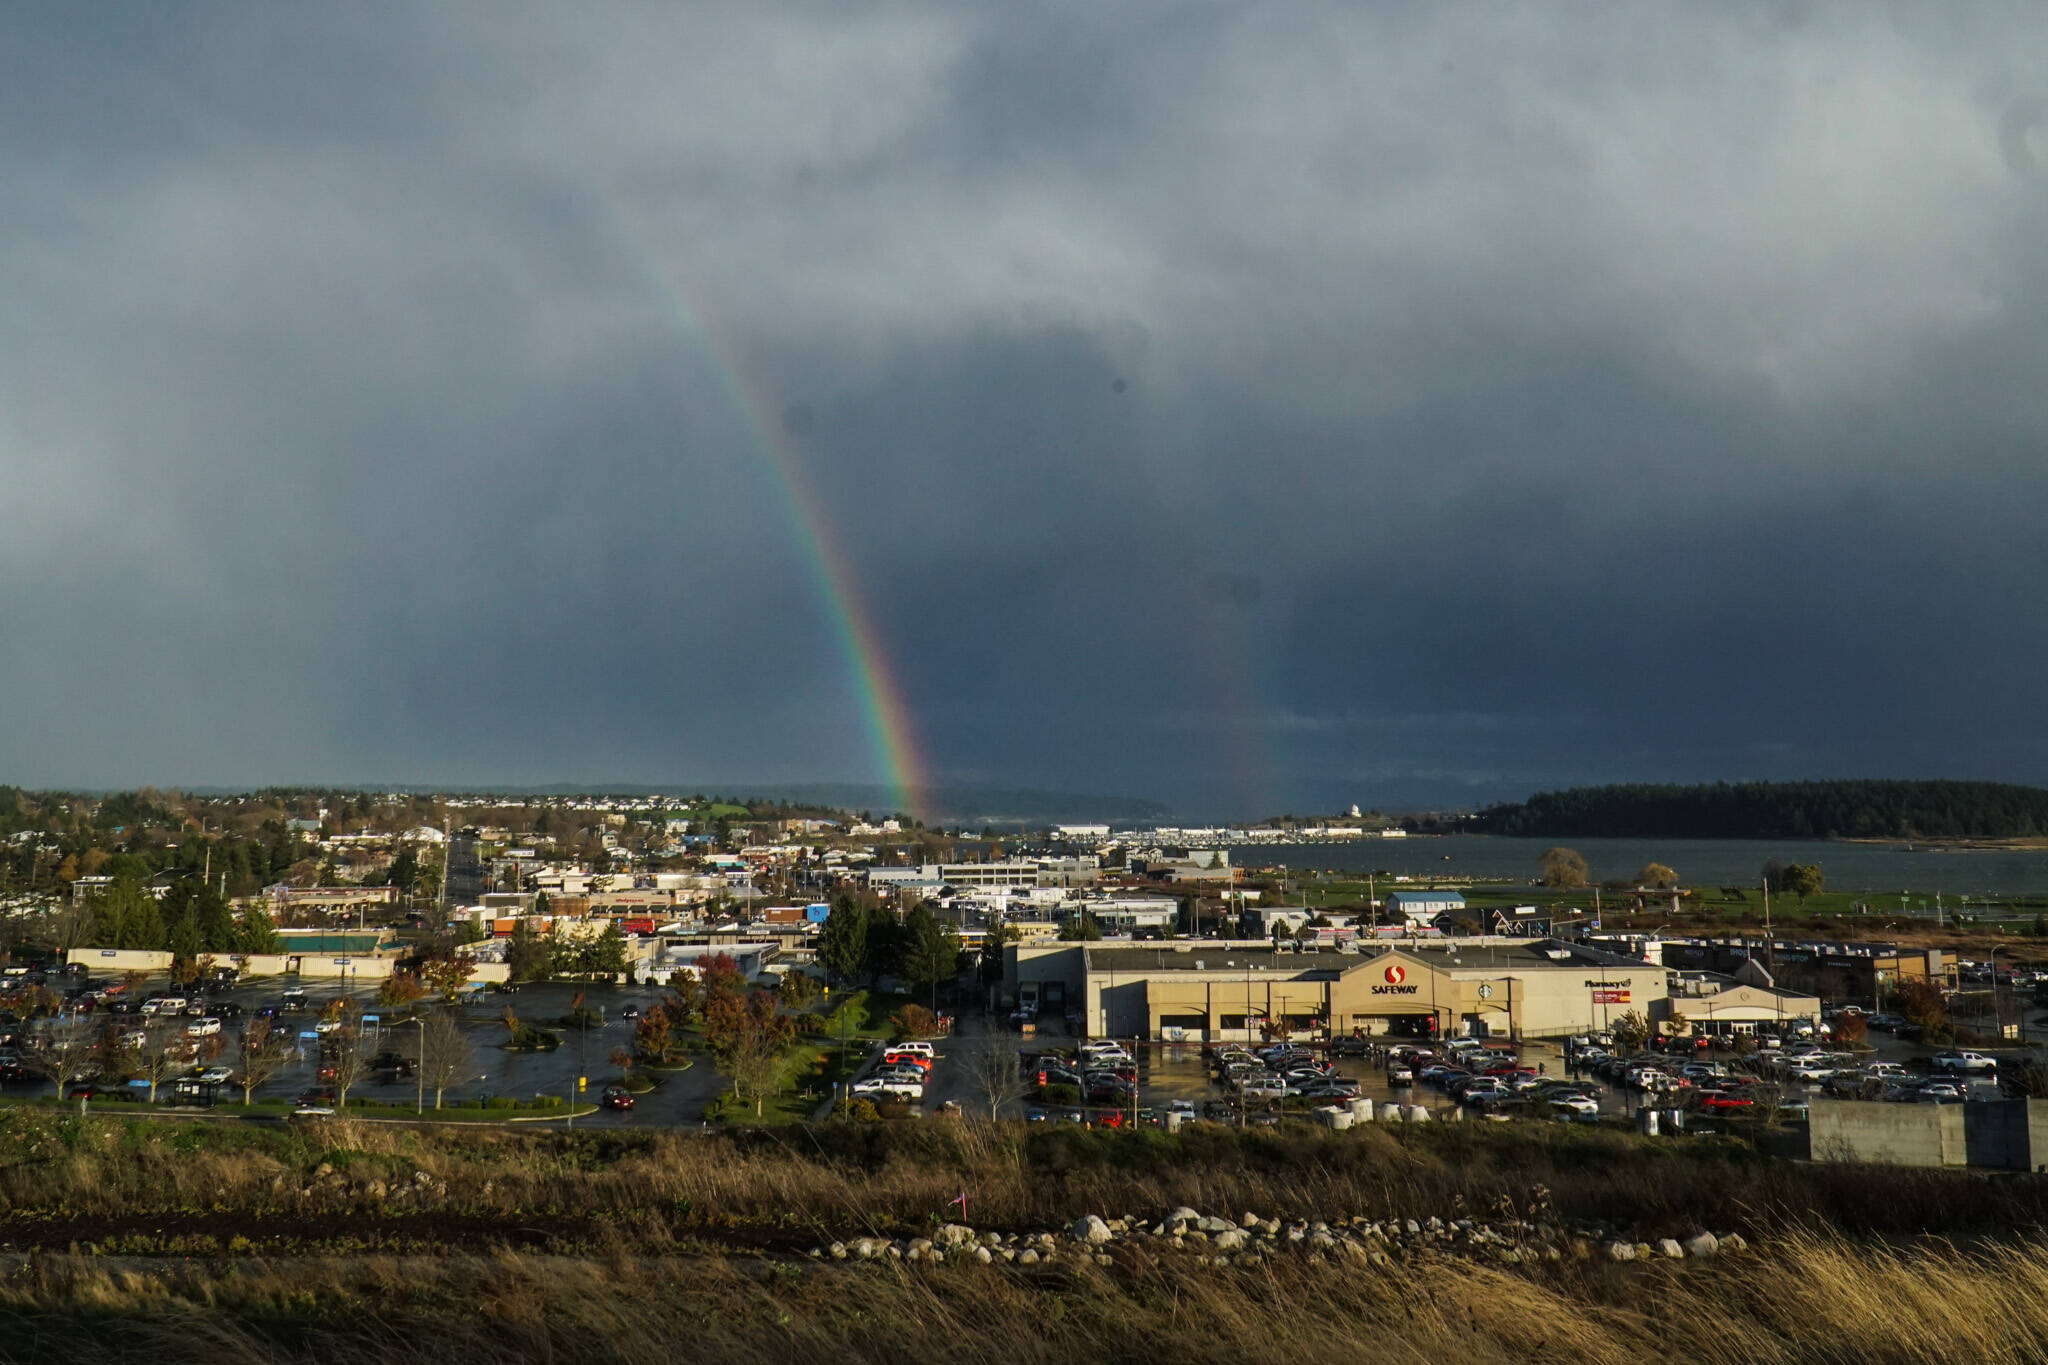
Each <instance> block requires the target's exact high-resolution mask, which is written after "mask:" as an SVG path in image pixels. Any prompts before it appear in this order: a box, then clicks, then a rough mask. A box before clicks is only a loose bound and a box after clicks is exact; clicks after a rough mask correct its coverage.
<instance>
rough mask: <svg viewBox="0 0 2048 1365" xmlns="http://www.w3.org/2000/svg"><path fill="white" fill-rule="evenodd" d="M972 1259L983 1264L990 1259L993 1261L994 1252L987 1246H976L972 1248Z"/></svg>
mask: <svg viewBox="0 0 2048 1365" xmlns="http://www.w3.org/2000/svg"><path fill="white" fill-rule="evenodd" d="M974 1259H975V1260H977V1261H979V1262H981V1263H982V1264H983V1265H987V1264H988V1263H989V1262H990V1261H993V1260H994V1259H995V1254H994V1253H993V1252H991V1251H990V1250H989V1249H988V1248H987V1247H976V1248H975V1249H974Z"/></svg>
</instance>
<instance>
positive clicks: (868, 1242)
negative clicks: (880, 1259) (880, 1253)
mask: <svg viewBox="0 0 2048 1365" xmlns="http://www.w3.org/2000/svg"><path fill="white" fill-rule="evenodd" d="M853 1254H854V1255H856V1256H858V1257H860V1258H861V1259H862V1260H863V1261H872V1260H873V1259H874V1258H875V1241H874V1239H873V1238H872V1237H863V1238H861V1239H860V1240H859V1241H857V1242H855V1243H854V1244H853Z"/></svg>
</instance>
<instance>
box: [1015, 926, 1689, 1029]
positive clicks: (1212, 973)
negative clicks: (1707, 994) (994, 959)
mask: <svg viewBox="0 0 2048 1365" xmlns="http://www.w3.org/2000/svg"><path fill="white" fill-rule="evenodd" d="M1004 976H1005V980H1004V987H1005V990H1006V991H1007V992H1008V993H1009V994H1010V998H1011V999H1013V1000H1020V1001H1027V1002H1028V1001H1039V1002H1052V1001H1063V1002H1071V1003H1072V1004H1073V1006H1074V1007H1076V1008H1077V1009H1078V1011H1079V1013H1080V1016H1081V1026H1082V1027H1083V1028H1084V1029H1085V1030H1086V1031H1087V1032H1088V1033H1090V1034H1093V1035H1096V1036H1101V1037H1115V1038H1151V1039H1161V1040H1166V1041H1186V1042H1229V1041H1248V1040H1251V1039H1256V1038H1258V1037H1261V1036H1262V1030H1264V1029H1265V1028H1267V1027H1269V1026H1270V1025H1272V1024H1275V1023H1281V1024H1284V1025H1285V1027H1286V1029H1287V1030H1288V1032H1289V1033H1290V1034H1292V1035H1294V1036H1298V1037H1303V1036H1314V1035H1321V1034H1323V1032H1324V1030H1325V1029H1327V1030H1328V1031H1329V1034H1330V1035H1331V1036H1335V1037H1346V1036H1352V1035H1362V1036H1366V1037H1379V1036H1386V1035H1393V1034H1405V1035H1409V1036H1424V1037H1427V1036H1431V1035H1432V1034H1434V1036H1437V1037H1448V1036H1456V1035H1460V1034H1471V1035H1475V1036H1505V1037H1514V1038H1544V1037H1558V1036H1562V1035H1565V1034H1571V1033H1582V1032H1586V1031H1589V1030H1598V1029H1601V1028H1604V1027H1606V1026H1607V1025H1608V1024H1609V1023H1611V1022H1612V1021H1613V1020H1615V1019H1618V1018H1619V1017H1621V1016H1622V1015H1624V1014H1627V1013H1629V1012H1631V1011H1640V1012H1641V1013H1642V1014H1644V1015H1645V1016H1646V1017H1649V1018H1651V1019H1656V1018H1660V1017H1662V1016H1663V1014H1664V1013H1665V1012H1666V1008H1667V1007H1666V997H1667V990H1668V987H1667V973H1666V970H1665V968H1663V967H1662V966H1659V965H1657V964H1654V963H1649V962H1645V961H1643V960H1642V959H1640V958H1630V957H1623V956H1620V955H1618V954H1614V953H1609V952H1605V951H1602V950H1600V949H1597V948H1587V947H1584V946H1581V945H1578V944H1571V943H1564V942H1560V941H1558V940H1555V939H1534V940H1531V939H1508V938H1488V939H1462V940H1444V941H1441V942H1436V943H1426V944H1425V943H1421V942H1413V943H1402V944H1399V945H1378V944H1373V945H1366V947H1365V950H1364V951H1362V952H1336V951H1304V952H1280V951H1275V950H1274V948H1273V947H1272V946H1271V945H1270V944H1263V943H1250V942H1243V943H1239V942H1220V941H1209V942H1199V943H1190V942H1166V943H1161V944H1157V945H1147V946H1137V945H1123V944H1100V943H1092V944H1091V943H1037V944H1030V943H1026V944H1017V945H1014V946H1012V947H1010V948H1009V949H1007V950H1006V952H1005V963H1004Z"/></svg>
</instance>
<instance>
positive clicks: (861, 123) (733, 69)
mask: <svg viewBox="0 0 2048 1365" xmlns="http://www.w3.org/2000/svg"><path fill="white" fill-rule="evenodd" d="M2043 28H2044V20H2043V19H2042V18H2041V17H2040V15H2039V14H2038V12H2037V11H2036V10H2035V9H2034V8H2032V7H2027V6H2008V7H1994V8H1990V9H1980V10H1973V11H1969V12H1967V13H1963V12H1935V11H1929V10H1926V9H1924V8H1923V7H1911V6H1899V7H1893V8H1891V9H1889V10H1886V9H1881V8H1874V7H1868V6H1829V5H1771V4H1763V3H1758V4H1751V5H1737V6H1723V7H1714V8H1712V9H1708V8H1705V7H1697V6H1668V7H1654V6H1653V7H1643V6H1630V7H1616V8H1613V9H1610V10H1606V11H1601V12H1592V11H1587V12H1581V13H1579V14H1576V15H1573V16H1569V17H1566V16H1561V15H1560V14H1559V13H1558V12H1557V11H1555V10H1552V9H1537V8H1533V7H1532V8H1528V9H1501V8H1498V7H1492V8H1487V9H1484V10H1482V9H1479V8H1477V7H1474V8H1471V9H1456V8H1441V7H1440V8H1437V9H1432V10H1429V11H1427V12H1421V11H1417V12H1413V13H1410V12H1407V11H1399V10H1388V11H1384V12H1375V11H1372V10H1364V9H1361V8H1359V7H1355V6H1318V5H1300V4H1288V5H1276V6H1272V7H1265V8H1261V7H1253V8H1250V9H1244V8H1239V9H1231V10H1190V9H1188V8H1187V7H1185V6H1175V5H1164V4H1160V5H1147V4H1132V5H1119V6H1114V7H1106V6H1099V5H1082V4H1074V5H1043V6H1020V5H1001V6H983V7H971V8H962V9H957V10H942V9H936V8H932V7H923V6H892V5H876V6H870V7H859V8H855V7H848V6H838V5H797V6H790V7H764V6H756V5H741V4H706V5H692V6H687V7H675V6H638V5H618V6H598V7H596V8H595V9H589V10H578V11H577V12H576V13H575V14H573V15H571V14H569V13H567V12H566V11H563V10H562V9H561V8H560V7H558V6H544V5H530V6H520V5H508V4H490V5H473V6H471V5H454V4H451V5H441V6H434V7H426V8H422V7H417V6H388V7H370V8H363V7H350V8H347V9H334V8H329V9H322V10H308V11H303V12H300V11H292V12H289V13H287V12H285V11H282V10H279V9H278V8H277V7H274V6H233V5H206V4H193V5H163V6H152V7H149V8H148V9H147V10H145V11H143V12H141V13H136V12H134V11H132V10H130V9H126V8H118V9H117V8H113V7H106V8H100V7H94V6H89V5H67V6H61V7H33V8H30V9H27V10H24V11H22V12H21V13H19V14H12V15H10V16H9V17H8V19H7V20H6V21H5V23H4V35H5V39H6V41H5V42H4V43H0V52H4V53H5V54H6V55H5V56H0V130H4V131H0V177H4V183H5V184H6V185H7V187H8V188H7V191H6V192H5V194H4V195H0V295H4V297H5V298H6V299H7V300H8V307H7V309H6V310H5V311H4V312H0V479H4V481H5V486H6V487H7V489H8V493H9V498H8V502H9V508H10V517H9V529H8V532H7V534H6V535H5V536H0V571H4V574H0V625H4V627H5V628H6V630H7V632H8V637H9V640H10V644H9V647H8V649H7V650H6V652H5V653H4V654H0V688H4V689H5V692H6V695H7V696H8V698H9V702H10V716H11V717H12V718H13V720H14V724H13V725H12V726H10V727H9V731H8V734H7V738H6V740H5V741H4V742H0V768H4V769H5V771H4V772H0V776H4V777H6V778H9V779H12V780H20V781H28V782H38V783H107V784H111V783H126V782H135V781H143V780H154V781H179V782H187V783H199V782H255V781H269V780H314V779H336V780H374V779H392V780H417V781H434V780H443V781H493V780H505V781H539V780H547V779H552V778H561V779H580V780H588V781H604V780H607V779H613V780H621V781H628V780H630V781H671V780H673V781H678V782H686V783H688V782H696V781H705V782H715V781H719V780H739V779H745V778H756V779H760V780H785V781H786V780H801V779H853V780H867V779H872V778H874V777H875V776H878V774H876V773H875V772H874V770H873V766H872V758H871V753H870V749H869V745H868V741H867V738H866V736H865V734H864V731H863V728H862V725H861V720H860V716H859V714H858V711H857V703H856V699H855V692H854V689H853V687H852V685H851V682H850V680H849V677H848V673H847V669H846V666H845V664H844V662H843V660H842V659H841V658H840V657H839V655H838V654H837V652H836V649H835V646H834V645H833V642H832V641H833V634H832V629H833V621H832V616H833V610H834V608H833V605H832V604H831V603H830V602H829V601H828V600H827V599H826V597H825V595H824V594H823V592H822V591H821V588H820V585H819V582H818V581H817V578H816V574H815V571H814V569H813V567H812V562H811V559H810V555H809V552H808V550H807V549H806V547H805V533H804V529H803V524H802V519H801V516H800V515H799V514H798V513H797V512H796V511H795V510H794V509H793V508H792V506H791V505H790V503H789V500H788V498H787V496H786V495H785V492H784V491H783V489H782V486H781V484H780V482H779V476H778V475H777V474H776V473H775V471H774V470H773V468H772V467H771V466H770V465H769V464H768V463H766V462H765V461H764V460H763V458H762V457H761V455H760V453H759V451H760V441H761V440H762V439H763V437H762V433H763V431H765V432H766V433H767V435H768V437H769V438H770V439H773V440H775V441H779V442H787V443H788V445H789V447H790V449H791V450H792V451H794V453H795V456H796V458H797V460H798V461H799V464H800V467H801V470H802V471H803V472H802V474H801V476H800V477H802V478H803V479H805V480H807V481H808V482H809V483H810V484H811V485H813V486H814V488H815V491H816V493H817V495H818V497H819V499H820V502H821V504H822V505H823V506H824V507H825V508H826V509H827V510H828V514H829V517H830V519H831V521H832V522H833V524H834V526H835V527H836V529H837V531H838V535H839V538H840V539H841V540H842V541H843V542H844V543H845V545H846V548H847V556H848V559H849V561H850V565H851V568H852V570H853V577H854V579H855V580H856V581H857V585H858V591H859V592H860V594H861V595H862V596H864V597H865V599H866V601H867V603H868V605H869V606H870V607H871V608H872V612H873V615H874V618H875V623H876V628H877V631H878V633H879V635H880V636H881V637H882V639H883V640H884V642H885V644H886V648H887V652H888V654H889V655H890V657H891V658H892V660H893V662H894V666H895V671H896V672H897V674H898V676H899V678H900V680H901V683H902V686H903V690H904V692H905V695H906V696H907V698H908V699H909V700H910V702H911V703H912V706H913V708H914V710H915V713H916V715H917V718H918V722H919V725H920V728H921V730H922V733H923V740H924V744H925V748H926V749H927V751H928V756H929V758H930V761H931V763H932V765H933V767H934V768H935V769H936V770H937V771H938V772H939V774H940V775H941V776H942V777H952V778H957V779H986V780H990V781H996V782H1001V783H1003V784H1006V785H1020V784H1051V785H1061V786H1070V787H1086V788H1091V789H1124V790H1139V791H1145V792H1148V793H1154V794H1159V795H1163V796H1166V797H1168V798H1169V799H1176V800H1179V801H1180V802H1181V804H1182V805H1183V806H1184V807H1186V808H1189V809H1197V810H1212V811H1239V812H1242V813H1250V811H1249V810H1248V809H1247V808H1256V807H1259V806H1262V805H1264V804H1267V803H1282V804H1290V805H1297V806H1298V805H1303V804H1308V803H1310V802H1334V801H1339V800H1344V801H1348V800H1352V799H1356V800H1360V801H1362V802H1365V803H1368V804H1371V803H1375V802H1382V803H1395V802H1400V801H1404V800H1443V801H1457V800H1464V799H1479V798H1484V797H1490V796H1493V795H1498V794H1506V793H1513V792H1515V791H1518V790H1520V789H1522V788H1525V787H1528V786H1532V785H1539V784H1547V783H1554V782H1564V781H1572V780H1584V779H1610V778H1626V777H1637V776H1641V777H1658V778H1676V779H1687V778H1711V777H1720V776H1728V777H1741V776H1752V775H1795V774H1816V775H1817V774H1825V773H1857V774H1899V775H1908V774H1921V773H1925V774H1936V773H1940V774H1953V775H1981V776H1995V777H2006V778H2015V779H2021V780H2034V781H2048V751H2044V746H2043V745H2042V744H2041V743H2039V742H2037V741H2034V740H2032V739H2029V738H2028V737H2027V736H2028V733H2029V731H2028V720H2029V718H2030V715H2031V707H2032V695H2031V694H2032V691H2033V688H2032V679H2034V678H2038V677H2039V676H2041V673H2042V671H2043V669H2044V667H2048V657H2044V655H2048V630H2044V629H2043V627H2044V626H2048V619H2044V608H2043V607H2042V606H2041V605H2039V602H2038V597H2039V594H2038V590H2037V588H2036V586H2035V585H2037V584H2038V583H2039V582H2040V581H2041V578H2042V570H2043V569H2044V568H2048V565H2044V564H2043V563H2042V560H2043V558H2044V551H2043V550H2041V549H2040V548H2039V547H2040V546H2041V545H2042V543H2043V542H2042V540H2041V538H2040V536H2039V535H2038V533H2037V531H2036V529H2035V523H2036V522H2037V520H2038V517H2039V515H2040V513H2041V510H2042V509H2043V507H2044V506H2048V470H2044V465H2043V461H2042V459H2041V455H2042V451H2043V438H2044V435H2048V396H2044V395H2048V390H2044V387H2043V386H2042V385H2041V383H2040V381H2039V360H2040V357H2041V356H2042V355H2043V354H2048V349H2044V342H2048V336H2044V335H2043V333H2044V330H2048V323H2044V322H2043V321H2042V319H2044V318H2048V309H2044V307H2043V304H2044V303H2048V254H2044V252H2043V251H2042V242H2043V240H2044V232H2043V230H2044V228H2048V181H2044V179H2043V177H2042V175H2041V173H2040V169H2039V168H2040V166H2041V164H2043V161H2044V157H2043V153H2042V150H2041V148H2042V143H2041V137H2042V132H2041V127H2042V121H2041V118H2040V113H2039V111H2040V109H2041V108H2042V101H2043V99H2044V98H2048V61H2044V60H2043V59H2042V58H2041V57H2040V56H2039V55H2038V54H2041V53H2043V52H2048V41H2044V40H2048V32H2043ZM714 339H715V340H714ZM728 365H729V366H731V367H732V368H734V369H736V370H737V371H738V372H739V375H738V379H737V380H736V379H735V376H734V375H732V374H727V373H723V372H722V371H723V370H724V369H725V368H726V367H727V366H728ZM736 382H737V383H738V384H739V386H740V387H741V388H743V389H744V390H745V391H746V392H747V393H748V394H749V395H750V397H749V398H748V399H747V401H748V402H749V403H751V404H752V405H753V407H752V410H750V411H743V410H742V408H741V407H740V406H739V405H738V403H737V402H736V399H735V393H736V391H737V390H736V388H735V383H736Z"/></svg>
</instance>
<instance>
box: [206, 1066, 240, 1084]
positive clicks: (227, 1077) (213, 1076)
mask: <svg viewBox="0 0 2048 1365" xmlns="http://www.w3.org/2000/svg"><path fill="white" fill-rule="evenodd" d="M234 1076H235V1073H234V1072H233V1071H232V1070H231V1069H230V1068H228V1067H224V1066H210V1067H208V1068H206V1070H204V1071H202V1072H200V1073H199V1079H200V1080H202V1081H204V1082H206V1083H207V1084H208V1085H226V1084H227V1083H228V1082H229V1081H231V1080H233V1079H234Z"/></svg>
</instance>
